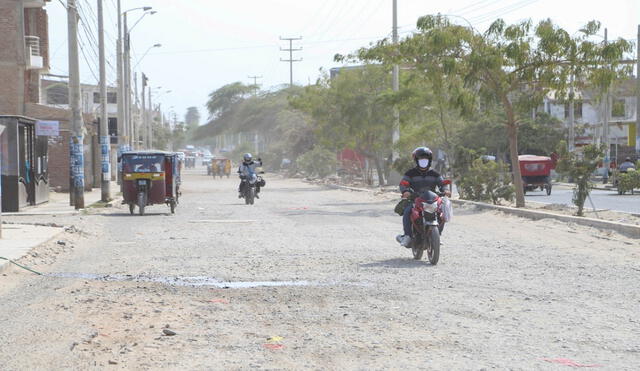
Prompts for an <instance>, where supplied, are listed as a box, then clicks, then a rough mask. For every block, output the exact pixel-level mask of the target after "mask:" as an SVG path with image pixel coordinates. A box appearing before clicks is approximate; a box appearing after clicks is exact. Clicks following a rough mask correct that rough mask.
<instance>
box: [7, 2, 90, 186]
mask: <svg viewBox="0 0 640 371" xmlns="http://www.w3.org/2000/svg"><path fill="white" fill-rule="evenodd" d="M50 1H51V0H0V81H1V82H2V83H1V84H0V115H3V116H11V117H23V118H26V119H28V120H33V121H35V122H36V123H37V121H58V122H59V132H58V135H57V136H50V137H48V147H49V148H48V171H49V173H48V174H47V175H48V181H49V186H50V188H54V189H57V190H62V191H67V190H68V189H69V140H70V121H71V111H70V110H69V109H68V108H67V107H56V106H52V105H45V104H42V103H41V98H42V95H43V92H42V88H43V82H42V81H43V80H42V76H44V75H45V74H47V73H49V27H48V17H47V11H46V4H47V3H49V2H50ZM83 119H84V122H85V127H86V129H87V130H86V132H85V143H84V144H85V159H86V160H85V186H86V189H87V190H91V189H92V187H96V186H99V183H100V170H101V169H100V164H99V158H100V153H99V152H98V151H99V146H98V145H97V138H96V135H97V133H98V131H97V126H96V125H95V124H92V122H93V116H92V115H90V114H89V115H84V117H83ZM36 125H37V124H36ZM94 142H95V143H94ZM94 159H98V160H97V166H96V162H95V161H94ZM16 166H18V165H16ZM3 174H4V171H3Z"/></svg>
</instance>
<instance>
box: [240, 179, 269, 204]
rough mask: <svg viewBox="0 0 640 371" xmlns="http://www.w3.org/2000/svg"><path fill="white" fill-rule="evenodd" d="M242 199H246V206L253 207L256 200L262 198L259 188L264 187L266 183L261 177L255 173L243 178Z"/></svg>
mask: <svg viewBox="0 0 640 371" xmlns="http://www.w3.org/2000/svg"><path fill="white" fill-rule="evenodd" d="M242 183H243V186H242V189H243V192H242V197H243V198H244V202H245V204H246V205H253V203H254V202H255V199H256V198H260V197H259V196H258V192H257V188H258V187H264V185H265V181H264V179H262V177H261V176H258V175H257V174H255V173H252V174H249V176H246V177H242Z"/></svg>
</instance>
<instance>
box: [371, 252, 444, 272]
mask: <svg viewBox="0 0 640 371" xmlns="http://www.w3.org/2000/svg"><path fill="white" fill-rule="evenodd" d="M407 253H408V254H410V253H411V251H410V250H409V249H407ZM428 267H434V266H433V265H431V264H430V263H429V262H428V261H427V260H413V259H411V255H408V256H407V257H406V258H393V259H387V260H380V261H377V262H373V263H366V264H360V268H428Z"/></svg>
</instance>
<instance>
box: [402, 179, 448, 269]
mask: <svg viewBox="0 0 640 371" xmlns="http://www.w3.org/2000/svg"><path fill="white" fill-rule="evenodd" d="M444 183H445V185H449V184H451V181H450V180H445V181H444ZM448 202H450V201H449V200H448V199H446V198H444V197H441V196H440V195H438V194H436V193H435V192H432V191H426V192H423V193H421V194H415V200H414V203H413V209H411V228H412V234H413V238H412V240H411V244H410V247H411V251H412V252H413V258H414V259H415V260H420V259H422V254H423V253H424V252H425V251H426V252H427V258H428V259H429V263H431V264H432V265H436V264H438V259H439V258H440V233H442V230H443V229H444V224H445V222H446V221H448V220H449V218H450V215H448V214H450V213H448V212H447V210H446V209H447V208H450V205H445V203H448Z"/></svg>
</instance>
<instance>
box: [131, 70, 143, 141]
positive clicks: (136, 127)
mask: <svg viewBox="0 0 640 371" xmlns="http://www.w3.org/2000/svg"><path fill="white" fill-rule="evenodd" d="M133 96H134V97H135V98H136V100H135V102H132V103H131V106H132V107H136V108H138V107H139V106H140V101H139V100H138V73H137V72H135V71H134V72H133ZM138 111H139V110H138ZM131 116H132V119H131V138H133V146H134V148H135V149H140V148H139V147H141V145H140V141H139V138H140V126H141V125H142V123H140V121H142V117H140V114H137V115H136V119H135V120H134V119H133V113H132V114H131ZM143 133H144V132H143ZM142 146H144V142H143V143H142Z"/></svg>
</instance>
